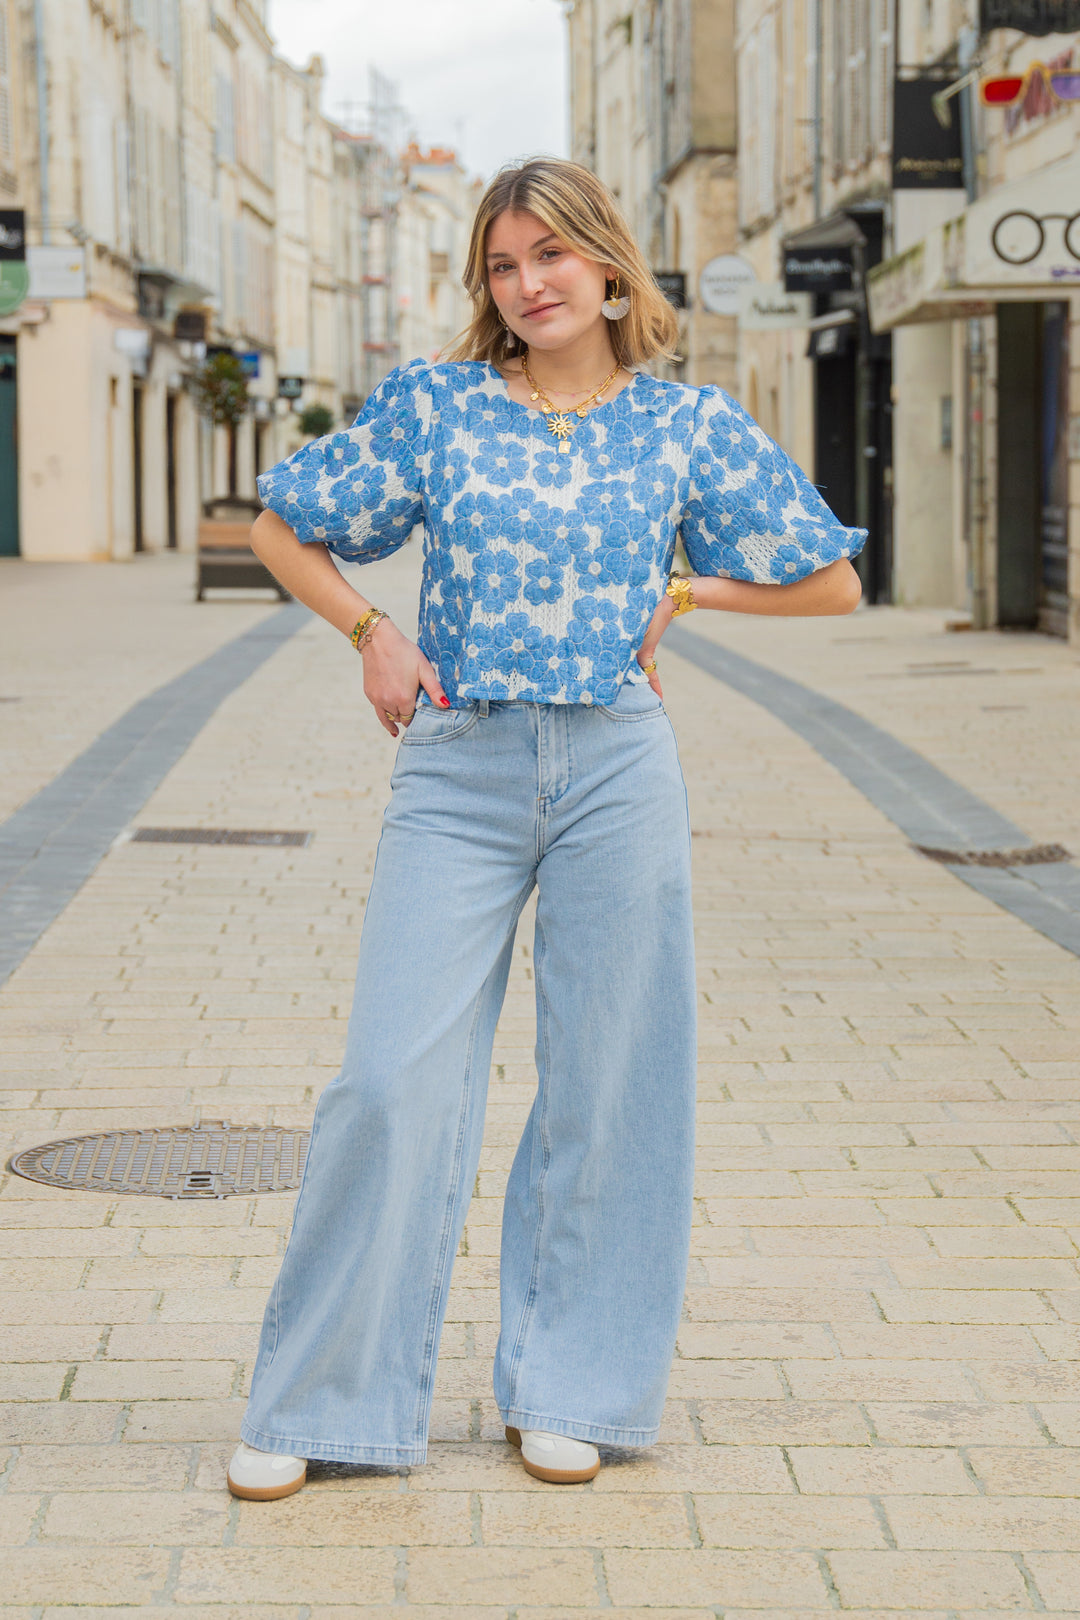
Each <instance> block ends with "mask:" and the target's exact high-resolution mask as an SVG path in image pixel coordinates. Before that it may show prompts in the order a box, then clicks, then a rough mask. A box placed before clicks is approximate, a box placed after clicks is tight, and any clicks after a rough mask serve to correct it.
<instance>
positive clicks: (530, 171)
mask: <svg viewBox="0 0 1080 1620" xmlns="http://www.w3.org/2000/svg"><path fill="white" fill-rule="evenodd" d="M507 210H509V211H510V212H512V213H528V214H535V215H536V217H537V219H539V220H542V221H543V223H544V224H545V225H546V226H547V227H548V229H549V230H552V231H554V232H555V234H556V235H557V236H560V237H561V238H562V240H563V241H564V242H566V243H567V245H568V246H569V247H572V248H573V249H574V250H575V251H576V252H578V253H580V254H582V255H583V257H585V258H587V259H593V260H595V261H596V262H597V263H600V264H605V265H614V267H615V269H616V271H617V272H618V277H619V296H620V297H627V298H629V300H630V309H629V311H628V313H627V314H626V315H624V316H623V317H622V319H621V320H618V321H612V322H611V329H610V334H609V335H610V338H611V347H612V349H613V351H614V354H615V358H616V360H618V362H619V364H620V365H623V366H639V365H641V364H643V363H644V362H645V361H647V360H652V359H655V358H656V357H658V356H659V357H660V358H661V359H664V360H673V359H674V358H675V353H674V351H675V343H676V340H677V338H678V335H679V323H678V321H677V319H676V317H675V312H674V310H673V309H672V307H671V305H670V304H669V303H668V301H667V299H666V298H665V297H664V295H663V293H662V292H661V291H660V288H659V287H658V286H657V284H656V280H655V278H654V276H653V273H652V271H651V270H650V269H649V267H648V265H647V264H646V263H645V260H644V258H643V257H642V253H641V249H640V248H639V247H638V245H637V243H636V242H635V241H634V238H633V236H632V235H631V234H630V227H629V226H628V225H627V223H626V221H625V219H624V218H623V216H622V214H621V213H620V211H619V206H618V204H617V203H616V201H615V199H614V197H613V196H612V195H611V192H610V191H609V190H608V189H607V187H606V186H605V185H604V184H603V183H602V181H600V180H598V179H597V178H596V176H595V175H594V174H592V173H591V172H590V171H589V170H588V169H583V168H582V167H581V165H580V164H578V163H568V162H566V160H565V159H563V158H530V159H529V160H528V162H526V163H519V164H514V165H512V166H509V167H507V168H505V169H502V170H500V172H499V173H498V174H497V175H496V176H495V178H494V180H493V181H492V182H491V184H490V185H489V186H488V188H487V190H486V191H485V192H484V195H483V196H482V197H481V199H480V205H479V207H478V208H477V210H476V218H475V219H474V220H473V227H472V235H471V237H470V239H469V256H468V262H467V265H466V269H465V274H464V276H463V277H462V281H463V282H464V285H465V290H466V291H467V292H468V294H469V297H470V298H471V299H472V304H473V318H472V320H471V321H470V323H469V325H468V326H467V327H466V328H465V330H464V331H463V332H462V333H461V334H460V335H459V336H458V337H457V338H456V339H455V341H454V343H453V344H452V345H451V346H450V348H449V349H448V350H447V351H446V353H445V354H444V355H443V356H442V358H443V359H444V360H450V361H454V360H486V361H487V362H488V363H489V364H492V365H497V364H498V363H499V361H500V360H505V359H507V358H508V357H509V356H510V355H513V354H520V353H521V352H522V351H523V349H524V347H525V345H524V344H523V343H522V342H521V340H520V339H519V338H518V337H517V336H516V335H515V334H514V333H513V332H511V333H509V334H508V333H507V330H506V328H505V326H504V325H503V323H502V319H501V317H500V315H499V311H498V309H497V308H496V306H495V300H494V299H493V298H492V296H491V288H490V285H489V283H488V272H487V260H486V258H485V254H486V252H487V237H488V231H489V230H490V228H491V225H492V223H493V222H494V221H495V220H496V219H497V218H498V217H499V215H500V214H503V213H506V212H507ZM508 337H509V342H508Z"/></svg>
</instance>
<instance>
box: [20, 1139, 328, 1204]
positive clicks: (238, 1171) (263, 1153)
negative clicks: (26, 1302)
mask: <svg viewBox="0 0 1080 1620" xmlns="http://www.w3.org/2000/svg"><path fill="white" fill-rule="evenodd" d="M310 1140H311V1132H310V1131H308V1130H294V1129H286V1128H285V1127H280V1128H279V1127H276V1126H268V1127H266V1128H265V1129H259V1128H258V1127H255V1126H245V1125H230V1124H229V1123H228V1122H227V1121H223V1122H221V1123H220V1124H209V1123H208V1124H205V1125H178V1126H175V1127H173V1128H171V1129H170V1128H168V1127H166V1128H164V1129H162V1130H154V1131H125V1130H117V1131H102V1132H101V1134H100V1135H98V1136H69V1137H68V1138H67V1139H66V1140H65V1141H63V1142H45V1143H43V1144H42V1145H41V1146H40V1147H32V1148H24V1149H23V1151H22V1152H21V1153H17V1154H16V1155H15V1157H14V1158H13V1159H12V1160H11V1162H10V1164H9V1165H8V1169H9V1170H13V1171H14V1173H15V1174H16V1175H17V1176H25V1178H26V1179H27V1181H42V1182H44V1183H45V1185H46V1186H48V1187H72V1188H78V1189H80V1190H84V1191H90V1192H107V1193H143V1194H144V1195H147V1196H149V1197H157V1198H229V1197H231V1196H232V1195H233V1194H234V1193H272V1192H288V1191H290V1190H291V1189H292V1188H295V1187H299V1185H300V1178H301V1176H302V1175H303V1173H304V1162H305V1160H306V1158H307V1150H308V1143H309V1142H310Z"/></svg>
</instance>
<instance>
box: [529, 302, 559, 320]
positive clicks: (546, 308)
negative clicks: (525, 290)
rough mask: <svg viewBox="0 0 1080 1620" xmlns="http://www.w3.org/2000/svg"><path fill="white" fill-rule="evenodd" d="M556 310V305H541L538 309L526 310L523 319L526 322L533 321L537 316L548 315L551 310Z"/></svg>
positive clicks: (557, 306)
mask: <svg viewBox="0 0 1080 1620" xmlns="http://www.w3.org/2000/svg"><path fill="white" fill-rule="evenodd" d="M558 308H559V305H558V304H541V305H540V307H539V309H527V310H526V311H525V319H526V320H527V321H534V320H535V319H536V317H537V316H538V315H549V314H550V313H551V311H552V310H553V309H558Z"/></svg>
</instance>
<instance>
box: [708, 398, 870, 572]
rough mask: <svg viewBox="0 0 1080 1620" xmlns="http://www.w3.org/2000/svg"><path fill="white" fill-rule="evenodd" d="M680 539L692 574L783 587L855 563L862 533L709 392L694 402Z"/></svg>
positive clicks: (738, 411)
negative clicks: (839, 563)
mask: <svg viewBox="0 0 1080 1620" xmlns="http://www.w3.org/2000/svg"><path fill="white" fill-rule="evenodd" d="M680 533H681V536H682V540H683V544H684V545H685V547H686V555H687V557H688V558H689V560H690V564H691V566H692V567H693V569H694V571H695V572H696V573H699V574H714V575H720V576H722V577H724V578H728V579H745V580H750V581H751V582H753V583H755V584H758V585H778V584H779V585H790V584H793V583H794V582H795V580H798V579H804V578H805V577H806V575H807V574H812V573H814V572H815V571H816V570H817V569H819V568H824V567H825V566H826V565H827V564H828V563H831V562H835V561H836V559H837V558H838V557H854V556H857V554H858V553H859V552H860V551H861V550H862V548H863V546H864V545H865V543H866V533H867V531H866V530H865V529H848V528H845V526H844V525H843V524H842V523H841V522H840V521H839V519H838V518H836V517H835V516H834V514H833V513H832V512H831V511H830V510H829V508H828V507H827V506H826V504H825V502H824V501H823V500H822V498H821V496H820V495H819V494H818V492H817V490H816V489H815V488H814V486H813V484H812V483H811V482H810V480H809V479H808V478H807V476H806V474H805V473H804V472H802V471H801V469H800V468H799V467H797V466H796V465H795V463H794V462H793V461H792V460H791V458H790V456H787V455H785V453H784V451H783V450H781V448H780V446H779V445H778V444H774V443H773V441H772V439H770V438H769V436H768V434H767V433H763V432H762V430H761V428H759V427H758V425H757V423H756V422H755V421H754V419H753V417H751V416H750V415H748V413H747V412H746V411H744V410H743V408H742V406H741V405H738V404H737V403H736V402H735V400H733V399H732V398H731V396H730V395H729V394H725V393H724V391H723V389H721V388H716V387H713V386H709V387H707V388H703V389H702V390H701V396H700V399H699V401H698V410H697V420H696V422H695V427H694V442H693V447H692V449H691V453H690V487H689V493H688V496H687V501H686V506H685V508H684V511H683V517H682V524H681V529H680Z"/></svg>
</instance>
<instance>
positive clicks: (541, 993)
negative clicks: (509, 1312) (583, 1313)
mask: <svg viewBox="0 0 1080 1620" xmlns="http://www.w3.org/2000/svg"><path fill="white" fill-rule="evenodd" d="M545 954H546V945H545V941H544V931H543V926H542V924H541V923H540V921H539V918H538V919H537V924H536V935H535V940H534V946H533V971H534V973H535V974H536V996H537V1002H538V1003H540V1002H542V1003H543V1017H542V1018H540V1016H539V1007H538V1023H539V1024H540V1025H541V1026H542V1030H543V1034H542V1037H541V1039H542V1044H543V1049H544V1083H543V1087H542V1093H543V1094H542V1096H541V1098H540V1112H539V1114H538V1115H537V1121H536V1126H537V1133H538V1135H539V1138H540V1147H541V1153H542V1162H541V1165H540V1174H539V1175H538V1176H537V1178H536V1206H537V1209H536V1233H535V1237H534V1241H533V1263H532V1270H531V1272H530V1274H529V1286H528V1288H527V1289H526V1290H525V1299H524V1301H523V1302H522V1307H521V1320H520V1322H519V1323H518V1330H517V1334H516V1336H515V1339H514V1348H513V1351H512V1352H511V1355H510V1365H509V1367H508V1369H507V1376H506V1388H507V1403H508V1406H510V1407H513V1406H515V1405H516V1404H517V1403H516V1399H515V1396H516V1393H517V1390H516V1385H517V1375H518V1368H519V1366H520V1365H521V1358H522V1356H523V1355H524V1352H525V1333H526V1330H527V1328H528V1326H529V1323H530V1321H531V1319H532V1314H533V1306H534V1305H535V1303H536V1293H537V1280H538V1277H539V1272H540V1239H541V1236H542V1233H543V1227H544V1180H545V1177H546V1175H547V1170H548V1166H549V1164H550V1162H551V1153H550V1146H549V1143H548V1141H547V1137H546V1134H545V1123H546V1115H547V1104H548V1083H549V1080H550V1076H551V1048H550V1034H549V1028H548V1002H547V993H546V991H545V990H544V987H543V980H542V975H541V971H540V961H541V957H542V956H543V955H545ZM538 1032H539V1031H538Z"/></svg>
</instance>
